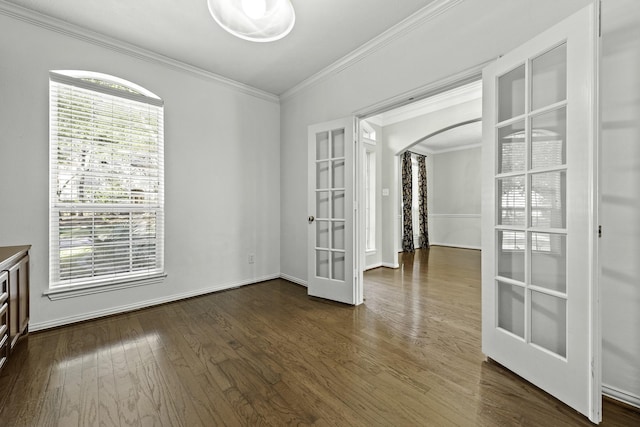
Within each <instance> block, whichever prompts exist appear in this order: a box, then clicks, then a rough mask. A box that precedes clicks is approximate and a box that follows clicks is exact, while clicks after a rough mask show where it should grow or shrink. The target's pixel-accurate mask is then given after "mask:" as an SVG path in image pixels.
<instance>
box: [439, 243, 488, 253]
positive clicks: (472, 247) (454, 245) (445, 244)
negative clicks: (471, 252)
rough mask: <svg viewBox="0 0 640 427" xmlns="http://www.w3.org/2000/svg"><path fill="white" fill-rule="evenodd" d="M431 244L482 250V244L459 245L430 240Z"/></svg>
mask: <svg viewBox="0 0 640 427" xmlns="http://www.w3.org/2000/svg"><path fill="white" fill-rule="evenodd" d="M430 245H431V246H447V247H449V248H460V249H475V250H478V251H479V250H481V249H482V248H481V247H480V246H469V245H458V244H456V243H439V242H430Z"/></svg>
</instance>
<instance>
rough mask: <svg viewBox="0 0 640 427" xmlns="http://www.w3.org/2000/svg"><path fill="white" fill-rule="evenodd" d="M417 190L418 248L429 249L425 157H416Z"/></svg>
mask: <svg viewBox="0 0 640 427" xmlns="http://www.w3.org/2000/svg"><path fill="white" fill-rule="evenodd" d="M418 190H419V191H420V193H419V200H420V205H419V206H418V209H419V214H418V215H419V218H418V221H419V222H420V247H421V248H423V249H427V248H429V224H428V219H429V210H428V209H427V163H426V161H425V156H420V155H418Z"/></svg>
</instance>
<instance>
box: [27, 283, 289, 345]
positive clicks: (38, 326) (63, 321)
mask: <svg viewBox="0 0 640 427" xmlns="http://www.w3.org/2000/svg"><path fill="white" fill-rule="evenodd" d="M278 278H280V275H279V274H270V275H268V276H263V277H256V278H253V279H250V280H243V281H240V282H233V283H224V284H221V285H216V286H212V287H209V288H203V289H198V290H196V291H191V292H185V293H182V294H177V295H170V296H167V297H162V298H155V299H150V300H147V301H141V302H137V303H134V304H125V305H120V306H117V307H110V308H107V309H104V310H97V311H92V312H90V313H83V314H78V315H76V316H69V317H62V318H59V319H54V320H47V321H46V322H33V323H29V331H30V332H36V331H41V330H44V329H50V328H56V327H59V326H65V325H70V324H72V323H77V322H83V321H86V320H93V319H97V318H99V317H105V316H111V315H114V314H121V313H126V312H128V311H134V310H139V309H141V308H147V307H152V306H154V305H160V304H166V303H168V302H174V301H179V300H182V299H186V298H192V297H197V296H200V295H206V294H210V293H213V292H219V291H225V290H227V289H233V288H239V287H241V286H246V285H253V284H255V283H260V282H264V281H267V280H273V279H278Z"/></svg>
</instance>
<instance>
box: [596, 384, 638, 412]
mask: <svg viewBox="0 0 640 427" xmlns="http://www.w3.org/2000/svg"><path fill="white" fill-rule="evenodd" d="M602 394H604V395H605V396H607V397H610V398H612V399H615V400H618V401H620V402H622V403H625V404H627V405H630V406H634V407H636V408H640V396H635V395H633V394H630V393H628V392H626V391H622V390H620V389H617V388H615V387H612V386H610V385H607V384H602Z"/></svg>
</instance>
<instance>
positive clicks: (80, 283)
mask: <svg viewBox="0 0 640 427" xmlns="http://www.w3.org/2000/svg"><path fill="white" fill-rule="evenodd" d="M49 82H50V83H49V95H50V123H49V130H50V150H51V153H50V163H51V164H50V171H51V172H50V230H51V236H50V293H55V292H56V291H64V290H68V289H73V290H78V289H79V288H87V287H92V288H94V287H96V286H100V285H113V284H123V283H130V282H131V283H135V282H136V281H138V280H146V281H148V280H150V279H158V280H159V279H160V278H161V277H163V276H164V273H163V270H164V256H163V252H164V108H163V102H162V100H161V99H160V98H159V97H157V96H156V95H154V94H153V93H151V92H149V91H148V90H146V89H144V88H142V87H140V86H138V85H135V84H133V83H130V82H127V81H125V80H122V79H119V78H117V77H113V76H108V75H105V74H100V73H93V72H86V71H52V72H50V75H49Z"/></svg>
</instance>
